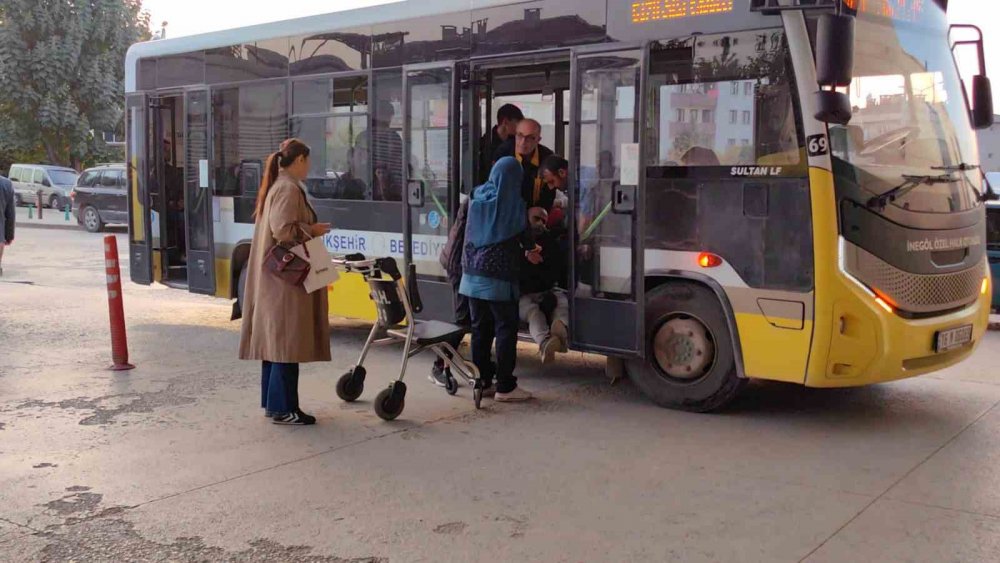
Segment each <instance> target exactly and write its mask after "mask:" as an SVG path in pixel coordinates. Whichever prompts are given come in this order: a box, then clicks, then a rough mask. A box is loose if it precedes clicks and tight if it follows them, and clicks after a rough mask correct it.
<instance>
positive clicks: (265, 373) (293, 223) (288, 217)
mask: <svg viewBox="0 0 1000 563" xmlns="http://www.w3.org/2000/svg"><path fill="white" fill-rule="evenodd" d="M308 174H309V147H308V146H306V145H305V143H303V142H302V141H300V140H298V139H288V140H287V141H285V142H283V143H282V144H281V150H279V151H278V152H276V153H274V154H272V155H271V156H270V157H268V159H267V166H266V169H265V171H264V178H263V180H262V181H261V185H260V190H259V192H258V194H257V208H256V211H255V212H254V218H255V224H254V235H253V241H252V242H251V244H250V262H249V264H248V266H247V267H248V270H247V284H246V303H245V304H244V306H243V330H242V335H241V339H240V359H243V360H260V361H262V362H263V364H262V366H261V381H260V384H261V406H262V407H263V408H264V414H265V415H267V416H268V417H270V418H271V419H272V421H273V422H274V423H275V424H287V425H307V424H315V423H316V419H315V417H312V416H310V415H308V414H306V413H304V412H302V409H300V408H299V364H301V363H305V362H328V361H330V319H329V312H328V311H329V304H328V303H327V293H326V291H316V292H314V293H306V290H305V289H304V288H303V287H302V286H301V285H291V284H289V283H288V282H286V281H285V280H283V279H281V278H280V277H279V276H278V275H276V274H274V273H273V272H271V271H270V270H269V269H267V268H266V267H265V266H264V264H265V261H266V260H265V259H266V257H267V254H268V252H269V251H270V250H271V248H272V247H274V245H276V244H279V243H283V244H285V245H291V246H294V245H296V244H300V243H302V242H305V241H306V240H308V239H310V238H313V237H318V236H323V235H324V234H326V233H328V232H329V231H330V225H329V224H327V223H319V222H317V217H316V211H315V210H314V209H313V208H312V205H310V204H309V200H308V199H307V198H306V190H305V187H304V185H303V184H302V182H303V181H304V180H305V179H306V177H307V176H308Z"/></svg>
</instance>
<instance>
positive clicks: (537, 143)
mask: <svg viewBox="0 0 1000 563" xmlns="http://www.w3.org/2000/svg"><path fill="white" fill-rule="evenodd" d="M541 140H542V124H541V123H539V122H537V121H535V120H534V119H522V120H521V122H520V123H518V124H517V132H516V133H515V134H514V137H513V138H512V139H507V141H506V142H505V143H504V144H502V145H500V148H499V149H497V153H496V154H494V155H493V160H494V161H497V160H500V159H501V158H503V157H505V156H513V157H514V158H516V159H517V161H518V162H520V163H521V168H522V169H523V170H524V179H523V180H522V182H521V197H523V198H524V202H525V203H526V204H527V206H528V208H529V209H530V208H532V207H538V206H539V204H540V203H542V197H543V195H544V192H543V190H544V189H545V186H544V182H543V181H542V178H541V176H540V175H539V170H540V169H541V166H542V162H544V161H545V159H546V158H548V157H550V156H552V150H550V149H549V148H548V147H546V146H545V145H542V144H541Z"/></svg>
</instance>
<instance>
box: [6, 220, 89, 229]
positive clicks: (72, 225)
mask: <svg viewBox="0 0 1000 563" xmlns="http://www.w3.org/2000/svg"><path fill="white" fill-rule="evenodd" d="M14 228H15V229H62V230H65V231H71V230H72V231H75V230H79V231H84V229H83V227H81V226H80V225H77V224H76V222H75V221H70V222H67V223H65V224H59V223H34V222H31V221H30V220H28V221H17V222H15V223H14ZM84 232H86V231H84Z"/></svg>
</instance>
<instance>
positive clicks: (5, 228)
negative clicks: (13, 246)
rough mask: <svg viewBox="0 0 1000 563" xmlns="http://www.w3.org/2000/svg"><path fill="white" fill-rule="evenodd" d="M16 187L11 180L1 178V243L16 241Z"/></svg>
mask: <svg viewBox="0 0 1000 563" xmlns="http://www.w3.org/2000/svg"><path fill="white" fill-rule="evenodd" d="M14 214H15V209H14V185H13V184H11V183H10V180H8V179H7V178H4V177H3V176H0V242H2V243H10V242H11V241H13V240H14V222H15V220H16V219H15V216H14Z"/></svg>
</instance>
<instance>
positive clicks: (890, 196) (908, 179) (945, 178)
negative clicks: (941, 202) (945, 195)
mask: <svg viewBox="0 0 1000 563" xmlns="http://www.w3.org/2000/svg"><path fill="white" fill-rule="evenodd" d="M903 180H904V182H903V183H902V184H900V185H898V186H896V187H895V188H892V189H891V190H889V191H887V192H885V193H884V194H882V195H877V196H875V197H873V198H871V199H869V200H868V207H870V208H877V209H878V210H879V211H884V210H885V206H886V205H888V204H889V202H892V201H896V198H900V197H903V196H904V195H906V194H908V193H910V191H912V190H913V189H914V188H916V187H917V186H921V185H923V186H931V185H934V184H952V183H954V182H957V181H958V180H959V178H956V177H955V176H952V175H951V174H941V175H940V176H930V175H923V176H912V175H910V174H903Z"/></svg>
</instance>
